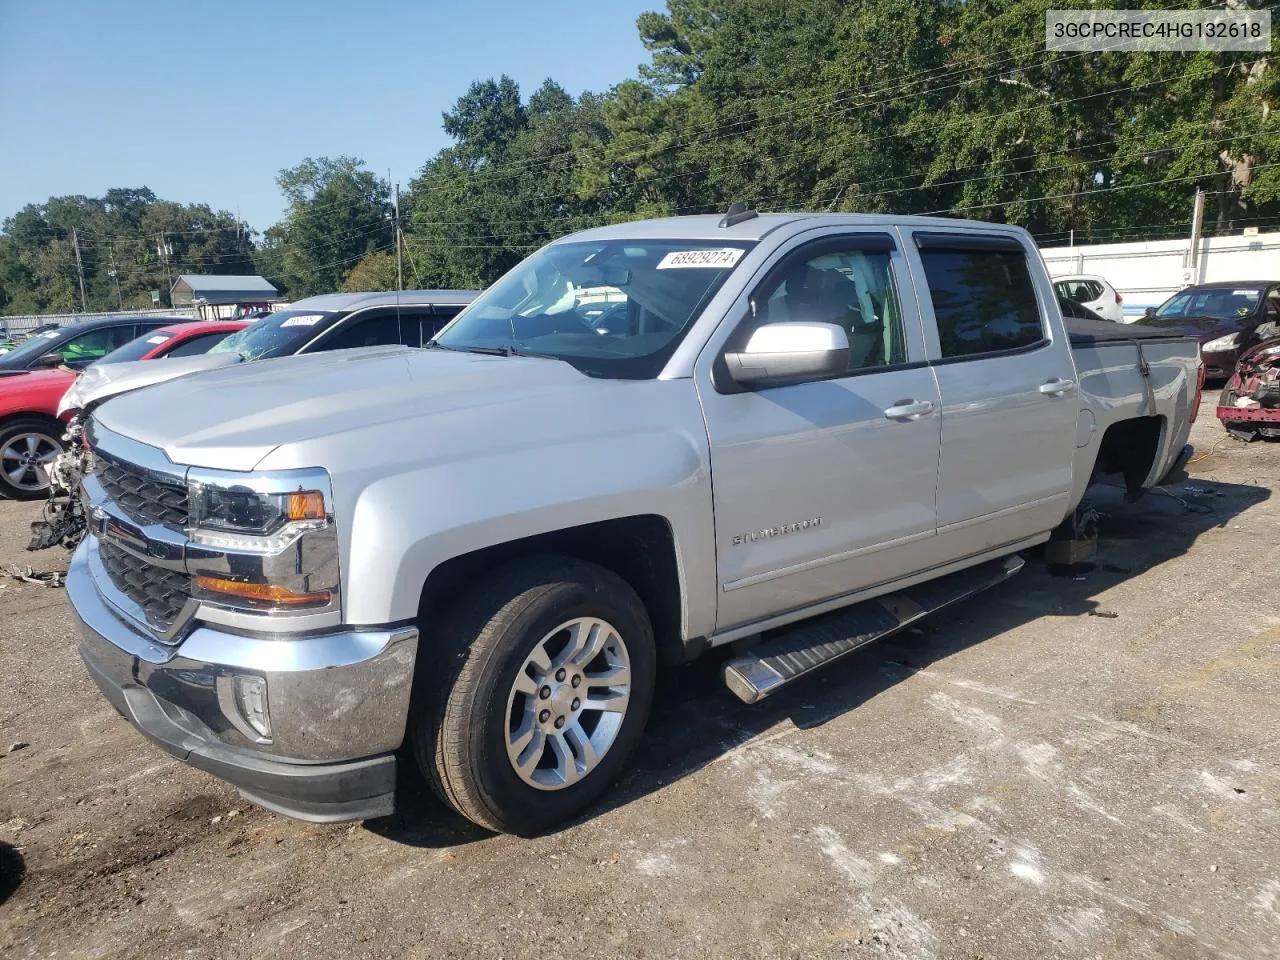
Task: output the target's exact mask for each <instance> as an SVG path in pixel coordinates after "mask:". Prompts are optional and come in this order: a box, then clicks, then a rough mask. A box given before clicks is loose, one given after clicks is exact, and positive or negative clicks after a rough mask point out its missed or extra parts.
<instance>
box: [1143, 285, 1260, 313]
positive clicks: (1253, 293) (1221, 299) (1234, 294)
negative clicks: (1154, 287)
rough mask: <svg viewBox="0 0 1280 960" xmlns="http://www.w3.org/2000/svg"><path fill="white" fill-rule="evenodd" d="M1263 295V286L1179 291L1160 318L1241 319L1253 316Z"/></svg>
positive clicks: (1166, 305) (1171, 298) (1168, 302)
mask: <svg viewBox="0 0 1280 960" xmlns="http://www.w3.org/2000/svg"><path fill="white" fill-rule="evenodd" d="M1261 296H1262V290H1261V289H1259V288H1252V289H1250V288H1247V287H1238V288H1235V289H1232V288H1230V287H1213V288H1209V289H1201V290H1196V289H1191V290H1183V291H1182V292H1181V293H1175V294H1174V295H1173V296H1172V297H1170V298H1169V299H1168V300H1166V301H1165V302H1164V304H1163V305H1161V307H1160V309H1159V310H1157V311H1156V316H1157V317H1213V318H1215V319H1217V320H1241V319H1243V318H1245V317H1248V316H1252V315H1253V312H1254V311H1255V310H1257V309H1258V300H1259V299H1260V298H1261Z"/></svg>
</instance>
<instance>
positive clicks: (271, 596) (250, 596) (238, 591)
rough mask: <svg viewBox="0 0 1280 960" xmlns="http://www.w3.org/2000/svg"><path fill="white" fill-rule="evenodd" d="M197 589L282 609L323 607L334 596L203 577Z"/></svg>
mask: <svg viewBox="0 0 1280 960" xmlns="http://www.w3.org/2000/svg"><path fill="white" fill-rule="evenodd" d="M316 496H319V494H316ZM196 587H197V588H199V589H200V590H204V591H205V592H207V593H220V594H223V595H224V596H228V597H238V598H240V599H242V600H256V601H258V602H259V603H270V604H274V605H276V606H280V607H301V606H314V605H323V604H326V603H328V602H329V600H330V598H331V596H332V595H331V594H330V593H329V591H328V590H317V591H316V592H314V593H298V592H297V591H296V590H290V589H289V588H288V587H282V586H280V585H279V584H275V583H245V582H243V581H240V580H224V579H222V578H221V577H208V576H203V575H200V576H197V577H196Z"/></svg>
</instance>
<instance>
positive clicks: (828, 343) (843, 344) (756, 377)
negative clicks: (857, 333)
mask: <svg viewBox="0 0 1280 960" xmlns="http://www.w3.org/2000/svg"><path fill="white" fill-rule="evenodd" d="M724 360H725V366H726V367H727V368H728V372H729V376H730V377H731V378H732V379H733V381H734V383H736V384H738V385H739V386H741V387H746V388H752V389H754V388H758V387H776V386H782V385H784V384H788V383H801V382H803V381H806V380H825V379H827V378H829V377H834V376H839V375H840V374H842V373H844V372H845V371H846V370H848V369H849V336H848V334H846V333H845V331H844V328H843V327H841V326H838V325H837V324H834V323H809V322H804V321H801V322H795V323H766V324H764V325H763V326H761V327H757V328H756V330H755V332H753V333H752V334H751V339H750V340H748V341H747V345H746V346H745V347H744V348H743V349H742V350H741V351H740V352H738V353H726V354H725V355H724Z"/></svg>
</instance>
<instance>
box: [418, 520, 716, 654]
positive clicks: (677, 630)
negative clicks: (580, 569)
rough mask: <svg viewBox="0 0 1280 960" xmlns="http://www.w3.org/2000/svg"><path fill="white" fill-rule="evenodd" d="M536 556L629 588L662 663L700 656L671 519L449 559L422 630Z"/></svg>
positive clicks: (423, 609) (432, 588)
mask: <svg viewBox="0 0 1280 960" xmlns="http://www.w3.org/2000/svg"><path fill="white" fill-rule="evenodd" d="M536 556H561V557H572V558H574V559H577V560H585V561H587V562H590V563H594V564H597V565H599V566H601V567H604V568H605V569H607V570H610V571H612V572H613V573H615V574H617V575H618V576H619V577H621V578H622V579H623V580H625V581H626V582H627V583H628V584H630V586H631V588H632V589H633V590H635V591H636V593H637V594H638V595H639V596H640V600H641V602H642V603H643V604H644V607H645V611H646V612H647V613H648V615H649V620H650V622H651V623H652V624H653V633H654V640H655V643H656V644H657V648H658V656H659V658H660V659H661V660H662V661H663V662H666V663H678V662H681V661H684V660H687V659H689V658H690V657H691V656H693V655H695V654H696V653H697V652H698V650H699V649H700V647H699V645H698V644H697V643H696V642H689V641H686V639H685V637H684V634H685V602H684V600H685V598H684V585H683V579H682V577H681V575H680V561H679V556H678V553H677V550H676V541H675V534H674V532H673V530H672V528H671V524H670V523H669V522H668V521H667V519H666V518H665V517H662V516H659V515H656V514H638V515H635V516H628V517H619V518H615V519H609V520H602V521H598V522H594V523H586V524H582V525H580V526H575V527H568V528H565V529H561V530H554V531H549V532H546V533H538V534H534V535H532V536H527V537H521V538H518V539H515V540H509V541H506V542H504V543H497V544H493V545H491V546H487V547H482V548H480V549H478V550H473V551H471V552H469V553H464V554H460V555H458V556H456V557H451V558H450V559H448V560H446V561H444V562H443V563H440V564H438V565H437V566H436V567H435V568H434V569H432V570H431V572H430V573H429V574H428V576H427V579H426V581H425V582H424V583H423V586H422V592H421V595H420V598H419V602H418V622H419V624H422V625H424V631H425V630H429V629H430V624H431V623H433V622H436V621H438V619H439V618H440V617H441V616H442V615H443V613H444V611H445V610H446V609H447V608H448V607H449V605H450V604H451V603H452V602H453V601H454V599H455V598H456V597H457V596H458V595H459V593H461V592H463V591H465V590H466V588H467V587H469V586H470V585H471V584H473V583H474V582H475V581H476V579H477V578H479V577H481V576H483V575H484V572H485V571H487V570H491V569H493V568H495V567H497V566H499V565H502V564H505V563H508V562H510V561H513V560H518V559H522V558H528V557H536ZM428 646H429V644H428ZM420 652H422V651H421V648H420Z"/></svg>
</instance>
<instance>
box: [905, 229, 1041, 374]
mask: <svg viewBox="0 0 1280 960" xmlns="http://www.w3.org/2000/svg"><path fill="white" fill-rule="evenodd" d="M920 259H921V260H922V261H923V262H924V271H925V277H926V278H927V280H928V283H929V295H930V297H931V298H932V300H933V313H934V316H935V317H937V320H938V339H939V340H940V341H941V346H942V356H943V357H944V358H945V357H967V356H973V355H975V354H982V353H999V352H1001V351H1007V350H1017V349H1020V348H1022V347H1029V346H1032V345H1034V344H1037V343H1039V342H1040V341H1042V340H1043V339H1044V327H1043V324H1042V322H1041V319H1040V305H1039V302H1038V301H1037V300H1036V294H1035V288H1034V287H1033V286H1032V283H1031V272H1030V271H1029V270H1028V269H1027V258H1026V256H1025V255H1024V254H1023V253H1022V251H1021V250H1020V249H1019V250H1006V249H973V250H965V249H954V248H941V249H922V250H921V251H920Z"/></svg>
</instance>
